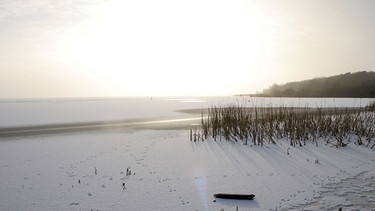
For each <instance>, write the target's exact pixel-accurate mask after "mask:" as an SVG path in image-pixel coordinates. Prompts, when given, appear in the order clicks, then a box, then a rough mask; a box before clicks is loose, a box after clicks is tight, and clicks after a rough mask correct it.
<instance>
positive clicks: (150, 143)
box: [0, 100, 375, 211]
mask: <svg viewBox="0 0 375 211" xmlns="http://www.w3.org/2000/svg"><path fill="white" fill-rule="evenodd" d="M150 101H151V100H150ZM170 101H172V102H174V104H177V106H176V105H171V104H168V105H169V106H170V107H167V108H165V107H164V109H162V108H163V106H161V107H160V112H159V113H157V112H156V110H157V109H155V108H153V109H154V110H153V109H151V108H144V109H145V110H148V111H150V114H144V113H143V112H144V110H142V109H141V107H138V109H139V110H137V109H136V108H137V106H135V104H136V103H135V102H134V110H131V109H128V107H125V110H124V113H123V115H124V116H121V117H120V118H122V117H124V118H128V117H129V116H131V115H133V116H131V118H145V117H149V116H147V115H156V114H157V115H156V116H155V117H157V116H169V115H180V114H177V113H176V112H175V110H178V109H187V108H199V106H202V105H203V104H204V103H207V102H202V101H198V100H192V101H189V103H187V102H184V103H182V101H177V100H170ZM170 101H166V102H170ZM33 102H34V101H33ZM38 102H39V103H42V102H40V101H38ZM43 102H44V101H43ZM49 102H50V101H48V102H47V103H46V102H44V104H48V103H49ZM111 102H112V103H113V101H111ZM163 102H164V101H163ZM163 102H160V103H163ZM3 103H4V102H3ZM5 103H8V105H10V104H12V103H11V102H9V101H7V102H5ZM63 103H67V102H65V101H64V102H63ZM74 103H76V104H77V105H79V103H78V102H75V101H74ZM85 103H87V101H85V102H83V104H85ZM107 103H108V102H107ZM138 103H139V102H138ZM42 104H43V103H42ZM94 104H95V103H94ZM99 104H100V103H99ZM104 104H105V103H104ZM166 104H167V103H166ZM172 104H173V103H172ZM102 105H103V104H102ZM125 105H126V106H129V105H127V104H126V103H124V104H123V106H125ZM181 105H183V106H181ZM187 105H188V106H187ZM2 106H3V107H6V106H4V105H2ZM86 106H87V105H86ZM107 106H108V107H109V104H107ZM166 106H167V105H166ZM348 106H349V105H348ZM9 107H11V106H9ZM26 107H27V106H26ZM47 107H48V106H47ZM83 107H84V106H83V105H82V108H83ZM94 107H95V106H94ZM94 107H93V108H94ZM108 107H105V108H108ZM51 108H52V107H48V109H47V110H49V111H52V110H53V109H51ZM95 108H96V111H98V112H99V113H100V110H101V109H99V108H98V107H95ZM101 108H103V107H101ZM113 108H114V109H112V110H109V111H108V110H106V109H105V110H104V111H103V112H104V113H106V112H108V113H110V115H113V116H112V117H117V116H116V112H117V111H120V110H121V109H120V108H121V106H113ZM129 108H130V107H129ZM9 109H10V108H9ZM32 109H34V110H38V109H39V108H38V107H37V106H35V107H34V108H30V110H29V111H31V110H32ZM56 109H57V110H58V111H59V112H61V111H60V110H59V109H61V110H62V111H63V110H64V109H65V110H66V111H67V112H66V113H68V114H69V115H70V114H71V111H72V110H76V111H78V110H79V109H78V110H77V108H71V107H64V108H63V107H61V108H56ZM21 110H22V109H21ZM42 110H43V109H41V111H40V113H39V115H41V114H43V111H42ZM82 110H85V109H81V111H82ZM87 110H90V109H87ZM93 110H95V109H93ZM110 111H112V112H113V113H114V114H113V113H111V112H110ZM135 111H138V116H137V115H135V114H132V113H134V112H135ZM0 112H1V114H2V115H3V116H4V113H5V112H4V111H3V110H1V111H0ZM25 112H26V111H25ZM153 112H154V113H153ZM26 113H27V112H26ZM88 113H90V112H88ZM88 113H87V114H88ZM94 113H96V112H94ZM68 114H67V115H68ZM79 114H82V113H80V112H78V114H77V113H76V114H75V115H76V116H74V115H72V116H74V117H71V118H70V119H66V121H68V122H73V121H72V120H75V121H93V120H95V121H96V120H98V119H95V118H104V117H103V116H107V115H103V114H100V115H99V114H98V115H97V116H95V118H94V117H91V118H93V119H89V116H90V115H87V116H85V115H83V114H82V118H80V117H79ZM25 115H26V116H27V115H32V114H25ZM101 115H102V116H101ZM110 115H108V116H110ZM142 115H144V116H142ZM22 116H23V115H20V114H17V113H13V117H14V118H21V117H22ZM42 116H43V115H42ZM57 116H58V115H57ZM108 116H107V117H108ZM52 117H56V116H54V115H52V114H51V113H48V114H46V115H45V116H43V117H41V118H42V119H43V118H44V120H43V121H40V120H37V119H31V120H27V121H28V122H27V121H26V120H22V121H21V120H17V119H16V120H13V124H11V125H10V126H14V125H23V124H26V125H28V124H36V123H37V124H45V123H51V122H53V123H56V122H58V121H62V120H61V119H59V120H56V119H54V118H52ZM34 118H37V115H35V117H34ZM85 118H88V119H85ZM21 123H22V124H21ZM4 125H5V126H7V125H6V124H5V123H3V125H2V126H4ZM189 135H190V134H189V131H187V130H134V129H130V128H126V127H124V128H122V129H118V128H117V129H116V130H100V131H83V132H81V133H77V132H75V133H60V134H45V135H43V134H39V135H34V136H24V137H14V138H0V178H1V179H0V210H91V209H93V210H221V209H224V210H233V211H234V210H236V207H238V209H239V210H337V209H338V208H339V207H342V208H343V210H374V207H375V194H374V193H375V151H374V150H373V149H370V148H366V147H364V146H356V145H354V144H352V143H351V144H349V145H348V146H346V147H344V148H335V147H332V146H329V145H324V144H323V143H322V144H320V145H319V147H316V146H315V145H312V144H307V146H304V147H295V148H294V147H291V148H290V146H289V145H288V144H287V141H283V140H279V141H278V142H277V144H276V145H273V144H267V145H265V146H263V147H260V146H251V145H247V146H244V145H241V144H239V143H233V142H227V141H221V142H219V141H217V142H215V141H214V140H206V141H203V142H202V141H200V142H191V141H189ZM288 148H290V149H289V155H288V154H287V149H288ZM316 160H318V161H319V162H318V163H316V162H315V161H316ZM95 169H96V171H95ZM127 169H129V170H131V172H132V174H131V175H126V172H127ZM123 183H125V188H124V187H123ZM219 192H225V193H253V194H255V195H256V196H255V199H254V200H252V201H239V200H225V199H216V200H215V199H214V198H213V194H214V193H219ZM214 200H215V201H214Z"/></svg>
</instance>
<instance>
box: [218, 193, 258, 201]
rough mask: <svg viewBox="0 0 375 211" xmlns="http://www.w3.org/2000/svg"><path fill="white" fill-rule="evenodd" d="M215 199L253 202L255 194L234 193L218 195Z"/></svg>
mask: <svg viewBox="0 0 375 211" xmlns="http://www.w3.org/2000/svg"><path fill="white" fill-rule="evenodd" d="M214 197H215V198H221V199H240V200H253V199H254V197H255V195H254V194H232V193H216V194H214Z"/></svg>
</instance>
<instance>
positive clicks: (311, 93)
mask: <svg viewBox="0 0 375 211" xmlns="http://www.w3.org/2000/svg"><path fill="white" fill-rule="evenodd" d="M257 96H267V97H354V98H373V97H375V72H372V71H370V72H366V71H363V72H356V73H350V72H349V73H345V74H341V75H336V76H331V77H324V78H314V79H311V80H305V81H299V82H290V83H286V84H283V85H278V84H274V85H272V86H271V87H269V88H268V89H265V90H263V93H262V94H257Z"/></svg>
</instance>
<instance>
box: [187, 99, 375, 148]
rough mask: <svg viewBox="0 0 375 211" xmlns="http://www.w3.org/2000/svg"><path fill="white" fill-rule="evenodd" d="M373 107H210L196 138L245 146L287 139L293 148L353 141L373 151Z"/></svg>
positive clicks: (335, 144)
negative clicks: (308, 143) (310, 143)
mask: <svg viewBox="0 0 375 211" xmlns="http://www.w3.org/2000/svg"><path fill="white" fill-rule="evenodd" d="M374 104H375V103H372V104H370V105H369V106H367V107H365V108H308V107H305V108H295V107H251V108H250V107H246V106H243V105H240V104H239V103H238V104H229V105H227V106H211V107H210V108H209V109H207V111H206V112H203V111H202V119H201V125H202V130H201V132H199V134H198V135H197V134H196V133H194V137H196V136H197V137H199V139H198V140H200V139H202V140H206V139H208V138H212V139H213V140H215V141H218V140H219V141H221V140H222V139H223V140H227V141H234V142H242V143H243V144H244V145H248V144H251V145H261V146H262V145H264V144H265V143H272V144H276V143H277V142H278V141H279V140H287V141H288V143H289V144H290V145H291V146H304V145H306V143H307V142H312V143H313V144H314V145H316V146H319V144H320V143H324V144H331V145H332V146H336V147H344V146H346V145H347V144H349V143H351V142H353V143H354V144H356V145H365V146H366V147H371V148H374V147H375V141H374V139H375V132H374V130H375V128H374V125H375V112H374V109H373V107H374ZM194 140H197V139H194Z"/></svg>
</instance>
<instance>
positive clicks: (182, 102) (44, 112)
mask: <svg viewBox="0 0 375 211" xmlns="http://www.w3.org/2000/svg"><path fill="white" fill-rule="evenodd" d="M372 100H373V99H358V98H357V99H355V98H257V97H190V98H187V97H186V98H181V97H178V98H74V99H1V100H0V119H1V121H0V128H9V127H22V126H31V125H48V124H66V123H82V122H96V121H124V120H139V119H157V118H163V119H168V118H171V117H173V118H194V117H199V116H200V114H191V113H190V114H187V113H184V112H181V110H185V109H205V108H208V107H210V106H212V105H228V104H230V103H235V104H237V103H239V104H241V105H246V106H248V107H252V106H267V107H269V106H272V107H277V106H288V107H290V106H293V107H312V108H315V107H363V106H366V105H367V104H368V103H369V102H371V101H372Z"/></svg>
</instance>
